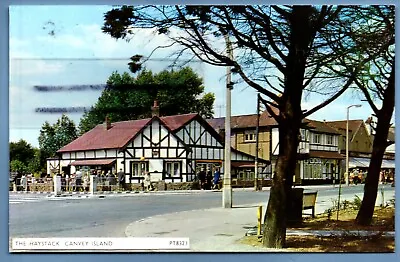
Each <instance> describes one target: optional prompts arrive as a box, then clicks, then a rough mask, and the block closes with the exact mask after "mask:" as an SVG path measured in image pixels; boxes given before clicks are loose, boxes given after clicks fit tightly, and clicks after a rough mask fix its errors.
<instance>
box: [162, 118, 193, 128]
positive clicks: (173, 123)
mask: <svg viewBox="0 0 400 262" xmlns="http://www.w3.org/2000/svg"><path fill="white" fill-rule="evenodd" d="M196 116H197V114H186V115H175V116H164V117H161V120H162V121H163V122H164V123H165V124H166V125H167V126H168V127H169V128H170V129H171V131H174V130H176V129H178V128H180V127H182V126H183V125H184V124H186V123H187V122H189V121H190V120H192V119H193V118H195V117H196Z"/></svg>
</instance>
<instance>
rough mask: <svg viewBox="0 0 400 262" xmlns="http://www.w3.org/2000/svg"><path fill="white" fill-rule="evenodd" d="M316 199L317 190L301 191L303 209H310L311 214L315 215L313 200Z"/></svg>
mask: <svg viewBox="0 0 400 262" xmlns="http://www.w3.org/2000/svg"><path fill="white" fill-rule="evenodd" d="M316 200H317V191H314V192H304V193H303V210H306V209H311V211H312V213H311V216H312V217H315V202H316Z"/></svg>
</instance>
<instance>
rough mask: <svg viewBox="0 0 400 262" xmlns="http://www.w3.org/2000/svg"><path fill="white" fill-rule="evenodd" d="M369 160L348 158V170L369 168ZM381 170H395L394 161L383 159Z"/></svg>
mask: <svg viewBox="0 0 400 262" xmlns="http://www.w3.org/2000/svg"><path fill="white" fill-rule="evenodd" d="M369 162H370V159H369V158H364V157H350V158H349V168H356V167H364V168H368V167H369ZM381 168H395V161H394V160H390V159H383V160H382V165H381Z"/></svg>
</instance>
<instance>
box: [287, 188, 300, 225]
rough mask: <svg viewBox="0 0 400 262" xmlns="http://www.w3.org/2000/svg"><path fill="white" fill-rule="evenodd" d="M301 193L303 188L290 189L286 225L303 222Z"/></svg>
mask: <svg viewBox="0 0 400 262" xmlns="http://www.w3.org/2000/svg"><path fill="white" fill-rule="evenodd" d="M303 192H304V188H292V190H291V196H290V197H289V198H288V203H287V212H286V215H287V220H286V221H287V225H288V226H293V225H298V224H301V222H302V220H303Z"/></svg>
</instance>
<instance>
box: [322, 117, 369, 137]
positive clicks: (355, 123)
mask: <svg viewBox="0 0 400 262" xmlns="http://www.w3.org/2000/svg"><path fill="white" fill-rule="evenodd" d="M363 122H364V121H363V120H349V132H355V131H357V129H358V128H359V127H360V126H361V124H362V123H363ZM326 123H327V124H328V125H330V126H331V127H333V128H335V129H337V130H338V131H339V132H340V133H341V134H342V135H346V123H347V120H341V121H327V122H326Z"/></svg>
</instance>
